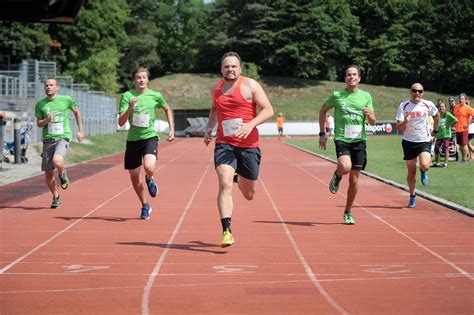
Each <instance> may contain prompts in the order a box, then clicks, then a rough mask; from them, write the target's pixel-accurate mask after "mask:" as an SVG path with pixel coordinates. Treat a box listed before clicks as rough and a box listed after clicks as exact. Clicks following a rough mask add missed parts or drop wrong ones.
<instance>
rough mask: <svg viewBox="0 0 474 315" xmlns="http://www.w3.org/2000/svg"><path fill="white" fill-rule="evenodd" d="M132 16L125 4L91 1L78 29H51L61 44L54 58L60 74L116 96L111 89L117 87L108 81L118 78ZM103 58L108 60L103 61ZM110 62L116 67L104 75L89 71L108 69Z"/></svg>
mask: <svg viewBox="0 0 474 315" xmlns="http://www.w3.org/2000/svg"><path fill="white" fill-rule="evenodd" d="M128 12H129V11H128V5H127V3H126V2H125V0H96V1H88V2H87V3H86V5H85V6H84V8H82V10H81V11H80V12H79V16H78V22H77V24H76V25H50V27H49V33H50V36H51V38H52V39H53V40H55V41H56V42H57V43H58V46H57V48H56V49H53V50H52V52H51V56H52V58H53V59H54V60H55V61H57V62H58V64H59V68H60V70H61V71H62V72H63V73H64V74H68V75H71V76H73V77H76V76H77V77H78V78H81V79H82V80H84V81H85V82H84V83H89V84H90V86H91V88H92V89H96V90H105V91H106V92H107V93H109V94H113V93H115V92H116V90H111V88H113V87H114V86H116V84H111V83H110V82H108V81H109V80H110V78H111V77H112V78H118V64H115V59H116V56H118V55H119V52H120V50H121V49H122V47H123V46H124V45H125V44H126V40H127V36H126V33H125V29H124V24H125V21H126V18H127V16H128ZM101 58H104V59H103V60H100V59H101ZM107 58H112V59H111V60H108V59H107ZM109 61H110V62H111V64H112V66H107V67H106V69H104V70H103V71H101V72H100V71H99V72H98V71H96V70H98V69H94V68H93V69H86V68H85V67H88V66H95V65H97V64H102V65H106V64H107V62H109ZM105 71H112V72H113V73H106V72H105Z"/></svg>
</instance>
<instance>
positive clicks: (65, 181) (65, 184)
mask: <svg viewBox="0 0 474 315" xmlns="http://www.w3.org/2000/svg"><path fill="white" fill-rule="evenodd" d="M59 181H60V182H61V188H62V189H67V187H68V186H69V177H67V173H66V169H64V171H63V174H62V175H59Z"/></svg>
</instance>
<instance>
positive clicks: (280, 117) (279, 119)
mask: <svg viewBox="0 0 474 315" xmlns="http://www.w3.org/2000/svg"><path fill="white" fill-rule="evenodd" d="M284 122H285V117H284V116H283V113H279V114H278V117H277V119H276V123H277V128H278V139H280V137H283V123H284Z"/></svg>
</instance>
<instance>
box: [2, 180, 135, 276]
mask: <svg viewBox="0 0 474 315" xmlns="http://www.w3.org/2000/svg"><path fill="white" fill-rule="evenodd" d="M130 188H131V186H129V187H127V188H125V189H123V190H122V191H120V192H119V193H117V194H115V195H114V196H112V197H111V198H109V199H107V200H106V201H104V202H103V203H101V204H100V205H98V206H97V207H95V208H94V209H92V210H91V211H89V212H88V213H87V214H86V215H84V216H83V217H81V218H80V219H79V220H77V221H75V222H73V223H71V224H70V225H68V226H67V227H65V228H64V229H62V230H61V231H59V232H58V233H56V234H54V235H53V236H51V237H50V238H48V239H47V240H46V241H44V242H42V243H41V244H39V245H37V246H36V247H34V248H33V249H32V250H30V251H29V252H27V253H26V254H24V255H23V256H21V257H19V258H17V259H15V260H14V261H12V262H11V263H9V264H8V265H6V266H5V267H3V268H2V269H0V274H4V273H5V272H6V271H8V270H9V269H11V268H12V267H14V266H15V265H16V264H18V263H19V262H21V261H22V260H23V259H25V258H27V257H29V256H31V255H32V254H34V253H35V252H36V251H38V250H39V249H40V248H42V247H43V246H45V245H47V244H48V243H49V242H51V241H53V240H54V239H56V238H57V237H59V236H61V235H63V234H64V233H65V232H67V231H69V230H70V229H71V228H72V227H74V226H75V225H76V224H78V223H80V222H82V220H83V219H85V218H87V217H88V216H90V215H91V214H93V213H94V212H95V211H97V210H98V209H100V208H102V207H103V206H104V205H106V204H107V203H109V202H110V201H112V200H113V199H115V198H117V197H118V196H120V195H121V194H123V193H124V192H125V191H127V190H129V189H130Z"/></svg>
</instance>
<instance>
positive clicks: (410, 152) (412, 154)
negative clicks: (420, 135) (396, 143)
mask: <svg viewBox="0 0 474 315" xmlns="http://www.w3.org/2000/svg"><path fill="white" fill-rule="evenodd" d="M402 147H403V159H404V160H405V161H408V160H413V159H416V158H417V157H418V155H420V154H421V153H423V152H427V153H429V154H430V155H431V142H430V141H428V142H411V141H407V140H402Z"/></svg>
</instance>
